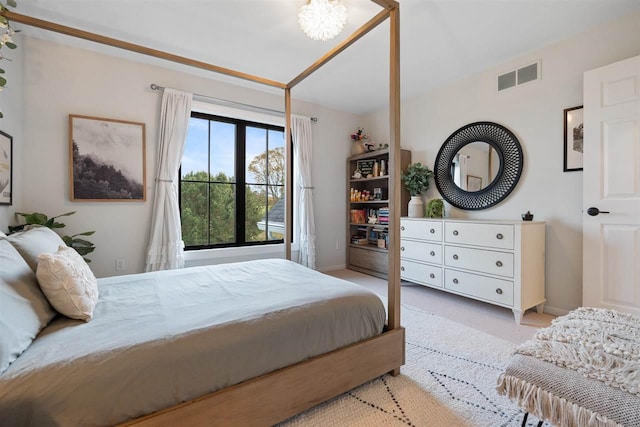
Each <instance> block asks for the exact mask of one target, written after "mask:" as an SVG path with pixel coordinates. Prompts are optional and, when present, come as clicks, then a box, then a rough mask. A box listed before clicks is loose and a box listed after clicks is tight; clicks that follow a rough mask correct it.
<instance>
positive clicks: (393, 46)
mask: <svg viewBox="0 0 640 427" xmlns="http://www.w3.org/2000/svg"><path fill="white" fill-rule="evenodd" d="M390 21H391V22H390V28H391V30H390V45H389V47H390V51H389V129H390V135H389V141H390V144H389V146H390V149H389V163H390V164H391V174H390V176H389V179H390V185H389V188H390V191H389V202H390V209H389V217H390V218H389V228H390V230H389V232H390V233H389V273H388V274H389V275H388V278H387V280H388V289H387V298H388V307H389V309H388V310H389V313H388V316H389V318H388V326H389V329H396V328H399V327H400V209H401V207H400V203H402V202H401V197H400V195H401V192H402V189H401V187H400V173H401V170H400V169H401V166H400V155H401V154H400V12H399V9H398V8H394V9H392V10H391V19H390ZM391 374H392V375H394V376H395V375H399V374H400V368H399V367H398V368H397V369H394V370H393V371H392V372H391Z"/></svg>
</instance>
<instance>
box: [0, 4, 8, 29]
mask: <svg viewBox="0 0 640 427" xmlns="http://www.w3.org/2000/svg"><path fill="white" fill-rule="evenodd" d="M1 9H2V10H4V9H5V8H4V7H3V8H1ZM2 10H0V12H1V11H2ZM0 22H2V23H3V24H4V25H7V23H8V22H9V21H7V18H5V17H4V16H2V15H0Z"/></svg>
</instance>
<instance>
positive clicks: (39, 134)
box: [0, 37, 357, 276]
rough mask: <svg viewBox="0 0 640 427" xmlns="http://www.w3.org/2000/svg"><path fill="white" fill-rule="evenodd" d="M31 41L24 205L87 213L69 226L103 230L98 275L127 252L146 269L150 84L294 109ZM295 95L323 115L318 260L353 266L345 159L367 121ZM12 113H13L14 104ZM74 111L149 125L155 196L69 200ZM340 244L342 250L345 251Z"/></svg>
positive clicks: (133, 267)
mask: <svg viewBox="0 0 640 427" xmlns="http://www.w3.org/2000/svg"><path fill="white" fill-rule="evenodd" d="M23 45H24V66H25V67H24V69H25V81H24V130H25V131H24V160H23V162H22V164H21V179H22V182H23V186H22V190H21V191H22V192H23V193H24V197H23V198H22V199H21V202H20V204H19V205H17V206H18V207H19V209H20V210H22V211H27V212H31V211H40V212H44V213H46V214H48V215H55V214H58V213H63V212H67V211H71V210H77V211H78V212H77V213H76V214H75V215H73V216H72V217H69V218H66V221H65V222H66V224H67V229H66V230H65V231H66V232H67V233H69V234H71V233H77V232H82V231H87V230H96V234H95V235H94V236H92V241H93V242H95V244H96V248H97V249H96V251H95V252H94V253H93V254H91V255H90V258H91V259H92V261H93V262H92V263H91V267H92V269H93V271H94V272H95V274H96V275H97V276H109V275H114V274H116V272H115V260H116V259H118V258H123V259H125V260H126V263H127V269H126V271H124V273H136V272H140V271H142V270H143V268H144V260H145V254H146V246H147V242H148V235H149V227H150V221H151V209H152V206H153V196H154V192H153V185H152V184H153V179H154V177H155V169H156V167H155V163H156V145H157V143H156V138H157V131H156V129H157V126H158V115H159V106H160V98H161V96H160V94H159V93H158V92H154V91H152V90H150V89H149V84H150V83H157V84H159V85H162V86H168V87H175V88H180V89H184V90H189V91H192V92H194V93H199V94H205V95H210V96H215V97H217V98H223V99H230V100H234V101H238V102H243V103H246V104H252V105H259V106H262V107H267V108H272V109H283V107H284V101H283V97H282V96H275V95H272V94H268V93H264V92H259V91H255V90H252V89H247V88H242V87H239V86H234V85H230V84H225V83H221V82H216V81H214V80H209V79H205V78H201V77H196V76H193V75H190V74H185V73H180V72H177V71H172V70H167V69H164V68H161V67H157V66H151V65H146V64H141V63H138V62H132V61H128V60H124V59H118V58H114V57H111V56H106V55H103V54H98V53H95V52H91V51H87V50H82V49H77V48H73V47H69V46H64V45H60V44H54V43H50V42H46V41H43V40H39V39H35V38H27V37H25V39H24V43H23ZM292 94H293V97H294V101H293V111H294V112H295V113H299V114H304V115H310V116H317V117H318V118H319V122H318V123H316V124H314V125H313V132H314V134H313V136H314V165H313V169H314V180H315V182H314V185H315V188H316V190H315V194H314V203H315V206H316V227H317V243H316V245H317V267H318V268H319V269H330V268H334V267H335V266H344V242H345V227H344V226H343V224H344V222H343V221H341V220H342V217H339V218H340V219H339V220H338V221H341V222H340V223H339V224H340V226H336V214H337V213H338V214H339V215H341V216H342V215H343V213H344V212H345V211H346V206H345V203H346V197H344V192H343V191H344V186H345V179H346V177H345V167H344V162H345V160H344V159H345V158H346V156H347V154H348V152H349V146H348V144H347V143H346V142H345V141H347V138H348V137H346V135H348V134H349V132H351V131H352V129H353V128H354V126H355V124H356V123H357V117H356V116H354V115H351V114H348V113H343V112H339V111H334V110H328V109H325V108H323V107H320V106H315V105H309V104H307V103H303V102H296V101H295V89H294V90H293V91H292ZM17 104H18V105H19V104H20V103H19V102H18V103H17ZM6 113H9V111H7V110H5V114H6ZM69 114H82V115H88V116H95V117H105V118H113V119H122V120H130V121H135V122H144V123H146V131H147V134H146V152H147V201H146V202H144V203H141V202H126V203H120V202H119V203H109V202H93V203H89V202H70V201H69V182H68V181H69V160H68V157H69V148H68V144H69V142H68V137H69V134H68V115H69ZM5 120H6V119H5ZM0 216H1V211H0ZM0 220H2V218H0ZM0 225H1V223H0ZM336 242H338V244H339V250H336ZM229 254H230V255H231V256H230V257H225V258H224V261H235V260H241V259H244V258H245V257H243V256H241V255H238V254H237V253H234V252H230V253H229ZM256 256H257V257H259V256H261V255H260V254H258V255H256ZM219 259H220V258H219ZM198 263H202V262H201V261H199V262H198Z"/></svg>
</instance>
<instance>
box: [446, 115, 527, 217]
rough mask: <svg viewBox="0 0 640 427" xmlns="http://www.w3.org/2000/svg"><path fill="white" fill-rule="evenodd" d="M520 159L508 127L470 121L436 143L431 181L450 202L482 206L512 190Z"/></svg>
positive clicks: (467, 206) (473, 207)
mask: <svg viewBox="0 0 640 427" xmlns="http://www.w3.org/2000/svg"><path fill="white" fill-rule="evenodd" d="M523 163H524V162H523V157H522V147H520V142H519V141H518V139H517V138H516V137H515V135H514V134H513V133H512V132H511V131H509V130H508V129H507V128H505V127H504V126H501V125H499V124H497V123H492V122H477V123H471V124H469V125H466V126H463V127H461V128H460V129H458V130H457V131H455V132H454V133H453V134H451V136H449V138H447V140H446V141H445V142H444V144H442V147H440V151H439V152H438V155H437V157H436V163H435V167H434V173H435V182H436V186H437V187H438V191H440V194H442V197H443V198H444V199H445V200H446V201H447V202H449V203H450V204H451V205H453V206H455V207H457V208H460V209H466V210H479V209H486V208H488V207H491V206H494V205H496V204H498V203H500V202H501V201H502V200H504V199H505V198H506V197H507V196H508V195H509V193H511V191H513V189H514V188H515V186H516V184H517V183H518V180H519V179H520V175H521V174H522V167H523Z"/></svg>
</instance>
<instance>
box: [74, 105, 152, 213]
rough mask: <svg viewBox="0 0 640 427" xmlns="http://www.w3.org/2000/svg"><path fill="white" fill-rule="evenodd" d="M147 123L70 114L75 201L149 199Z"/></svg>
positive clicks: (131, 200)
mask: <svg viewBox="0 0 640 427" xmlns="http://www.w3.org/2000/svg"><path fill="white" fill-rule="evenodd" d="M145 148H146V147H145V124H144V123H138V122H131V121H126V120H116V119H106V118H101V117H91V116H82V115H75V114H70V115H69V180H70V184H69V187H70V199H71V201H72V202H78V201H82V202H144V201H146V200H147V173H146V150H145Z"/></svg>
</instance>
